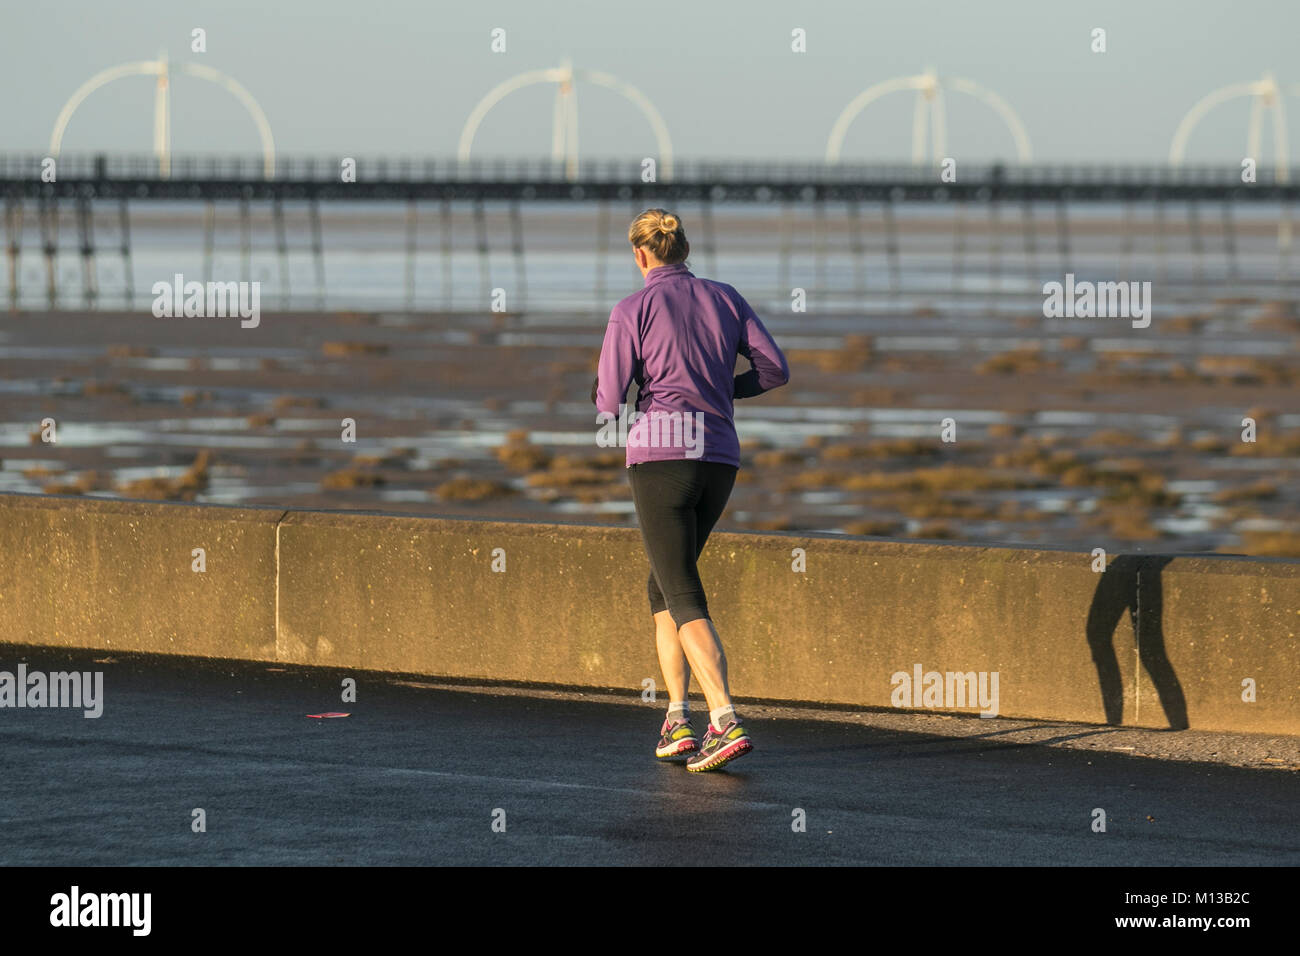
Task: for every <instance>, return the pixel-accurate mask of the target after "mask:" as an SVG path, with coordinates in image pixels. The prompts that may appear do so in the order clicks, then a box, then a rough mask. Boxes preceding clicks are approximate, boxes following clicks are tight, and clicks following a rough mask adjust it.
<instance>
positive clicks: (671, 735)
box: [655, 717, 700, 760]
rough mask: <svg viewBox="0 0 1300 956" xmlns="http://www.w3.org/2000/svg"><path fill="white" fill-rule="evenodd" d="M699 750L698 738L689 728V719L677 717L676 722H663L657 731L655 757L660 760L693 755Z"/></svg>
mask: <svg viewBox="0 0 1300 956" xmlns="http://www.w3.org/2000/svg"><path fill="white" fill-rule="evenodd" d="M699 749H700V738H698V737H696V736H695V730H694V729H693V728H692V727H691V722H690V720H689V719H686V720H683V719H682V718H680V717H678V718H677V719H676V720H665V721H664V725H663V727H662V728H661V729H660V731H659V746H658V747H656V748H655V756H656V757H658V758H659V759H660V760H672V759H673V758H674V757H685V756H687V755H689V754H693V753H695V751H697V750H699Z"/></svg>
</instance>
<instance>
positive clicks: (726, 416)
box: [592, 209, 790, 771]
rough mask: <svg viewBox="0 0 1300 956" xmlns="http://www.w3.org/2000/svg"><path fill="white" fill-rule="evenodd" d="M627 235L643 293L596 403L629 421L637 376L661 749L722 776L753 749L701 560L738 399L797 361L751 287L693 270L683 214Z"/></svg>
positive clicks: (635, 449)
mask: <svg viewBox="0 0 1300 956" xmlns="http://www.w3.org/2000/svg"><path fill="white" fill-rule="evenodd" d="M628 240H629V241H630V242H631V243H632V253H633V255H634V256H635V257H636V263H637V266H638V267H639V268H640V269H641V274H642V275H643V276H644V277H645V287H644V288H643V289H641V290H640V291H638V292H636V293H634V294H632V295H630V296H628V297H627V298H625V299H623V300H622V301H621V302H619V303H618V305H616V306H614V309H613V311H612V312H610V316H609V325H608V326H607V327H606V329H605V341H604V345H603V346H602V348H601V353H600V365H599V369H598V374H597V378H596V383H595V385H593V386H592V401H593V402H595V404H596V409H597V411H598V412H600V413H602V414H601V417H602V418H604V416H606V415H608V416H612V417H614V418H617V417H618V416H619V415H620V414H623V413H624V409H623V403H624V401H625V398H626V395H627V389H628V386H629V385H630V384H631V383H632V381H634V380H635V381H636V383H637V386H638V390H639V391H638V396H637V401H636V411H637V413H639V416H640V417H637V418H636V420H635V422H634V423H632V424H631V425H630V427H629V429H628V432H627V468H628V475H629V480H630V482H631V485H632V498H633V501H634V502H635V505H636V513H637V521H638V523H639V524H640V527H641V537H642V540H643V541H644V543H645V549H646V554H647V556H648V557H649V559H650V580H649V585H648V588H647V590H648V592H649V596H650V611H651V613H652V614H653V615H654V622H655V640H656V642H657V644H658V648H659V666H660V668H661V669H662V670H663V675H664V684H665V686H666V688H667V690H668V692H669V705H668V716H667V718H666V719H665V720H664V723H663V727H662V728H661V730H660V740H659V745H658V746H657V747H656V748H655V756H656V757H658V758H660V759H674V758H680V757H686V758H687V760H686V767H687V769H688V770H696V771H699V770H716V769H717V768H719V767H721V766H723V765H724V764H726V763H728V762H730V761H731V760H734V759H735V758H736V757H739V756H741V755H742V754H745V753H748V752H749V751H750V750H751V749H752V744H751V742H750V739H749V735H748V734H747V733H746V732H745V729H744V727H743V726H742V725H741V723H740V719H739V718H738V717H737V716H736V711H735V708H734V707H732V704H731V692H730V689H729V688H728V685H727V658H726V656H725V655H724V654H723V651H722V642H721V640H720V639H719V638H718V632H717V630H716V629H715V628H714V626H713V621H712V620H711V619H710V617H709V608H708V601H707V600H706V598H705V594H704V586H703V584H701V582H700V575H699V571H698V569H697V567H696V561H697V559H698V558H699V556H700V554H701V552H702V551H703V550H704V543H705V541H706V540H707V539H708V537H709V532H710V531H711V530H713V526H714V524H715V523H716V522H717V520H718V518H719V517H720V516H721V514H722V510H723V508H725V507H726V504H727V499H728V497H729V496H730V495H731V489H732V486H733V485H734V484H735V481H736V472H737V471H738V470H739V468H740V442H739V440H738V439H737V437H736V427H735V423H734V422H733V420H732V417H733V401H734V400H735V399H737V398H750V397H752V396H754V395H760V394H762V393H763V392H766V391H768V390H769V389H773V388H776V387H777V386H778V385H784V384H785V383H786V382H788V381H789V380H790V369H789V366H788V364H787V363H786V359H785V356H784V355H783V354H782V353H781V350H780V349H779V348H777V345H776V343H775V342H773V341H772V337H771V336H770V335H769V334H768V332H767V329H765V328H764V327H763V323H762V322H760V321H759V319H758V316H757V315H755V314H754V310H753V309H751V308H750V307H749V303H748V302H746V301H745V300H744V298H742V297H741V295H740V293H739V292H737V291H736V290H735V289H734V288H732V287H731V286H729V285H727V284H726V283H723V282H714V281H712V280H710V279H700V278H697V277H696V276H695V275H693V274H692V273H691V272H690V271H689V270H688V269H687V267H686V261H685V260H686V256H687V254H688V253H689V252H690V248H691V247H690V243H688V242H687V241H686V233H685V232H684V231H683V229H682V225H681V221H680V220H679V219H678V218H677V217H676V216H674V215H673V214H672V213H669V212H667V211H666V210H663V209H647V210H646V211H645V212H643V213H641V215H639V216H637V218H636V219H635V220H634V221H633V223H632V226H631V228H630V229H629V230H628ZM737 355H743V356H745V358H747V359H749V362H750V365H751V366H752V367H751V368H750V369H749V371H747V372H745V373H744V374H742V375H736V374H735V369H736V356H737ZM608 420H609V419H606V421H608ZM692 672H694V673H695V676H696V679H697V680H698V681H699V682H700V686H701V688H703V690H704V696H705V698H706V699H707V701H708V705H709V727H708V730H707V731H706V732H705V734H704V742H703V745H702V746H701V744H700V742H699V740H698V738H697V737H696V735H695V730H694V729H693V728H692V726H691V716H690V710H689V707H688V705H687V688H688V687H689V686H690V681H691V673H692Z"/></svg>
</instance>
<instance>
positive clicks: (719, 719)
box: [709, 704, 736, 730]
mask: <svg viewBox="0 0 1300 956" xmlns="http://www.w3.org/2000/svg"><path fill="white" fill-rule="evenodd" d="M735 716H736V708H735V707H732V706H731V705H730V704H728V705H727V706H726V707H719V708H718V709H717V710H711V711H709V720H711V721H713V726H714V727H717V728H718V729H719V730H724V729H726V726H727V724H728V723H730V722H731V720H732V719H733V718H734V717H735Z"/></svg>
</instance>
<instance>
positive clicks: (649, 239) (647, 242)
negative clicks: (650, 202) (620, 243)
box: [627, 208, 691, 265]
mask: <svg viewBox="0 0 1300 956" xmlns="http://www.w3.org/2000/svg"><path fill="white" fill-rule="evenodd" d="M627 239H628V242H630V243H632V246H633V247H634V248H637V249H641V248H644V249H647V250H649V251H650V252H651V253H653V254H654V256H655V257H656V258H657V259H658V260H659V261H660V262H662V263H663V264H664V265H669V264H671V263H675V262H685V261H686V256H687V255H688V254H689V253H690V251H691V244H690V243H689V242H687V241H686V230H685V229H683V228H682V221H681V219H679V218H678V217H677V216H676V215H674V214H673V213H671V212H669V211H668V210H667V209H659V208H654V209H647V210H645V211H644V212H643V213H641V214H640V215H639V216H637V217H636V219H634V220H633V221H632V225H631V227H629V228H628V231H627Z"/></svg>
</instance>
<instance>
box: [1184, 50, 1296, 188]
mask: <svg viewBox="0 0 1300 956" xmlns="http://www.w3.org/2000/svg"><path fill="white" fill-rule="evenodd" d="M1242 96H1249V97H1250V98H1251V102H1250V126H1249V127H1248V128H1247V131H1246V155H1247V156H1252V157H1256V158H1258V156H1259V148H1260V140H1261V136H1262V133H1263V126H1264V111H1265V110H1268V111H1269V116H1270V118H1271V119H1272V121H1273V164H1274V167H1275V175H1276V176H1277V180H1278V182H1287V181H1288V178H1289V170H1288V165H1289V163H1290V157H1289V151H1288V149H1287V135H1286V108H1285V106H1284V104H1283V97H1282V90H1281V88H1280V87H1279V86H1278V85H1277V81H1276V80H1274V79H1273V74H1272V73H1265V74H1264V76H1263V78H1262V79H1259V80H1256V81H1255V82H1253V83H1232V84H1230V85H1228V86H1224V87H1220V88H1219V89H1217V90H1214V91H1213V92H1212V93H1209V94H1207V95H1205V96H1203V97H1202V98H1201V100H1200V101H1199V102H1198V103H1197V104H1196V105H1195V106H1193V107H1192V108H1191V109H1190V110H1188V111H1187V115H1186V116H1184V117H1183V119H1182V121H1181V122H1180V123H1179V124H1178V129H1176V130H1175V131H1174V139H1173V142H1172V143H1170V144H1169V163H1170V165H1173V166H1181V165H1182V163H1183V156H1184V155H1185V154H1186V152H1187V140H1188V139H1189V138H1190V137H1191V135H1192V130H1194V129H1195V128H1196V124H1197V123H1199V122H1200V121H1201V120H1202V119H1204V118H1205V114H1207V113H1208V112H1210V110H1212V109H1214V108H1215V107H1216V106H1218V105H1220V104H1221V103H1226V102H1228V101H1229V100H1235V99H1237V98H1239V97H1242Z"/></svg>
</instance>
